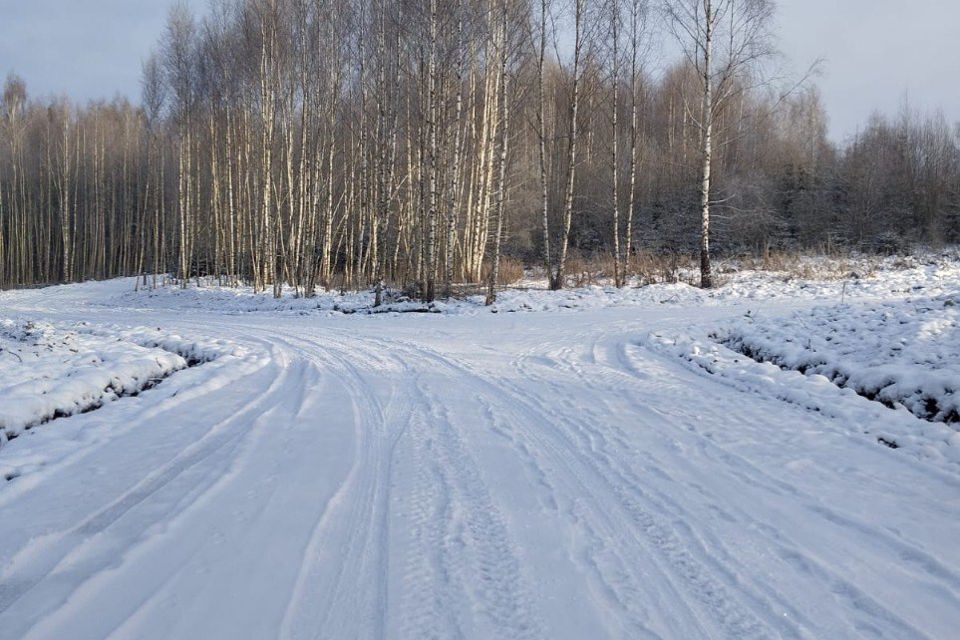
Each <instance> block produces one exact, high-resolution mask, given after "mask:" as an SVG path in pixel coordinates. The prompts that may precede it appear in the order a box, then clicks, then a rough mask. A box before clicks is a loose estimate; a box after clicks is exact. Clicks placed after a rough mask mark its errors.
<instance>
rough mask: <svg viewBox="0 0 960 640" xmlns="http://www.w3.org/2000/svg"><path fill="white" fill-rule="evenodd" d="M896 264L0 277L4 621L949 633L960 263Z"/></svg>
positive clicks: (230, 630) (145, 630) (224, 627)
mask: <svg viewBox="0 0 960 640" xmlns="http://www.w3.org/2000/svg"><path fill="white" fill-rule="evenodd" d="M893 266H894V265H893V264H892V263H891V264H889V265H880V266H879V268H878V267H877V266H876V265H874V266H873V267H872V268H871V269H870V270H869V272H868V270H862V273H858V274H857V275H858V276H859V277H853V276H852V275H851V276H850V277H846V278H842V279H838V280H830V281H816V280H804V279H798V278H791V277H788V276H786V275H785V274H772V273H756V272H737V273H731V274H728V275H727V276H726V278H727V283H726V284H725V285H724V287H722V288H721V289H719V290H717V291H713V292H709V293H705V292H702V291H699V290H696V289H694V288H692V287H689V286H687V285H682V284H669V285H654V286H649V287H642V288H629V289H626V290H623V291H619V290H616V289H613V288H610V287H591V288H585V289H579V290H574V291H565V292H559V293H551V292H547V291H543V290H541V289H538V288H536V284H537V283H535V282H527V283H524V284H525V286H529V287H532V288H528V289H514V290H510V291H506V292H504V293H503V295H502V296H501V300H500V302H499V303H498V304H497V305H496V307H495V308H494V309H487V308H484V307H483V306H482V304H481V302H480V300H478V299H476V298H473V299H468V300H464V301H460V302H454V303H449V304H438V305H435V306H434V307H433V308H432V309H430V310H431V311H434V312H436V313H392V312H389V311H397V312H398V311H409V310H414V309H417V308H418V305H417V304H416V303H411V302H404V301H399V302H396V303H395V304H394V306H392V307H390V309H389V310H388V312H387V313H378V314H367V313H364V312H365V311H368V310H369V306H370V303H371V296H370V294H369V293H361V294H348V295H346V296H338V295H334V294H324V295H321V296H319V297H318V298H315V299H296V298H293V297H290V296H288V297H286V298H284V299H283V300H281V301H279V302H278V301H274V300H273V299H272V298H270V297H269V296H263V295H255V294H253V293H252V292H251V291H249V290H244V289H240V290H225V289H219V288H216V287H203V288H196V287H191V288H188V289H186V290H178V289H162V290H158V291H152V292H151V291H136V292H135V291H134V290H133V289H134V286H133V281H132V280H130V279H126V280H116V281H111V282H104V283H87V284H83V285H72V286H64V287H51V288H48V289H41V290H33V291H20V292H4V293H0V316H2V317H4V318H7V320H5V321H4V323H3V324H2V326H0V329H2V331H3V332H2V334H0V341H2V342H0V346H2V347H3V349H4V351H3V352H0V394H2V395H0V424H12V423H10V422H4V421H10V420H11V419H12V418H11V416H15V415H17V416H20V417H19V418H18V419H19V420H20V422H19V423H18V424H21V427H19V428H18V433H19V436H20V437H17V438H15V439H13V440H10V441H9V442H6V443H4V444H2V445H0V470H6V471H7V475H9V476H10V477H11V478H12V479H10V480H8V481H3V479H2V478H0V638H2V639H6V638H11V639H12V638H105V637H113V638H266V637H283V638H380V637H387V638H420V637H438V638H451V637H454V638H455V637H466V638H484V639H485V638H607V637H609V638H678V639H688V638H777V637H784V638H818V639H819V638H830V639H834V638H897V639H900V638H944V639H947V638H954V637H956V630H957V629H958V628H960V545H958V544H957V541H958V540H960V455H958V452H960V438H958V434H957V426H958V425H957V424H956V423H955V422H954V421H952V419H951V417H950V416H951V414H950V407H955V404H951V403H955V402H956V393H957V390H958V388H960V372H958V368H957V362H958V352H960V346H958V343H960V331H958V329H957V313H958V306H956V304H955V303H960V263H958V262H957V261H956V260H948V259H946V258H933V259H923V260H917V261H913V262H912V263H906V264H904V263H903V261H900V263H898V264H897V268H893ZM494 311H495V312H496V313H494ZM81 323H84V324H81ZM15 350H18V351H16V354H17V355H16V356H14V355H13V354H14V351H15ZM18 359H22V360H23V362H22V363H21V362H19V361H18ZM150 362H152V363H153V364H149V363H150ZM148 364H149V366H148ZM188 364H196V365H199V366H192V367H188V366H187V365H188ZM150 367H156V369H151V368H150ZM800 370H803V371H804V372H805V373H801V372H800ZM168 374H169V375H168ZM161 375H168V377H166V378H165V379H164V380H163V381H162V382H161V383H160V384H157V385H156V386H153V387H152V388H149V389H146V390H143V391H142V393H137V394H136V395H128V394H127V393H117V390H121V389H122V390H124V391H126V390H131V391H136V390H139V389H140V388H143V387H144V386H145V385H143V384H142V381H144V380H155V379H156V378H158V377H160V376H161ZM123 376H126V377H123ZM71 378H76V380H71ZM81 381H82V383H83V384H78V385H76V386H77V387H78V388H79V387H81V386H83V387H84V388H87V389H88V390H95V389H98V388H99V389H100V390H101V391H104V393H105V394H106V395H105V397H102V398H99V399H96V400H95V401H94V402H92V403H90V404H89V406H85V407H83V408H93V407H95V406H96V407H99V408H96V409H95V410H91V411H87V412H85V413H77V414H76V415H72V416H70V417H58V418H56V419H54V420H52V421H50V422H47V423H46V424H43V425H42V426H38V427H36V428H31V429H29V430H24V427H25V426H26V424H27V423H30V422H31V421H33V422H36V420H35V418H36V416H40V415H42V414H43V411H41V410H40V409H37V408H31V407H34V405H32V404H30V403H32V402H37V398H41V401H40V402H41V403H46V402H47V400H46V399H43V396H44V395H52V396H55V397H58V398H59V397H63V398H66V399H68V400H70V401H71V402H73V403H74V405H72V406H77V407H79V406H80V404H78V400H77V398H82V397H86V396H83V395H82V394H81V393H80V392H79V391H77V392H76V393H74V392H73V391H70V390H71V389H73V388H74V387H73V386H71V385H72V383H73V382H78V383H79V382H81ZM131 381H132V382H131ZM18 385H27V386H23V387H18ZM146 386H149V385H146ZM17 388H22V389H24V392H23V394H22V397H23V402H14V403H11V402H8V400H7V399H8V390H10V389H17ZM45 389H51V390H56V393H52V392H48V393H47V394H44V393H42V391H43V390H45ZM871 389H872V390H873V391H871ZM858 392H859V393H858ZM118 396H124V397H118ZM865 396H871V397H876V400H871V399H869V398H868V397H865ZM931 397H935V398H937V402H938V406H937V410H936V412H933V411H931V410H930V407H931V406H932V405H930V402H929V400H930V398H931ZM105 400H113V401H110V402H105ZM878 400H883V401H884V402H885V403H886V404H884V403H882V402H879V401H878ZM887 405H889V406H887ZM36 406H39V405H36ZM921 409H925V410H926V412H924V411H923V410H921ZM47 412H49V409H47ZM54 413H57V412H56V410H55V411H54ZM60 413H74V412H73V411H61V412H60ZM40 421H41V422H42V420H40ZM894 447H895V448H894Z"/></svg>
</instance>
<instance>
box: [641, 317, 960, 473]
mask: <svg viewBox="0 0 960 640" xmlns="http://www.w3.org/2000/svg"><path fill="white" fill-rule="evenodd" d="M641 343H642V344H643V345H644V346H647V347H649V348H651V349H654V350H656V351H659V352H661V353H663V354H665V355H667V356H669V357H673V358H680V359H681V360H683V361H684V362H685V363H686V364H687V366H688V367H689V368H691V369H694V370H697V371H701V372H706V373H709V374H712V375H713V376H716V378H717V379H719V380H721V381H723V382H724V383H726V384H729V385H731V386H733V387H735V388H737V389H740V390H742V391H747V392H751V393H756V394H759V395H762V396H768V397H772V398H777V399H779V400H782V401H785V402H789V403H791V404H795V405H799V406H801V407H803V408H805V409H808V410H811V411H816V412H819V413H822V414H824V415H827V416H830V417H833V418H838V419H840V420H841V421H842V423H843V424H846V425H848V426H849V428H850V430H851V431H852V432H855V433H863V434H869V435H870V436H871V437H873V438H874V439H875V440H876V441H877V442H878V443H879V444H883V445H886V446H888V447H891V448H896V449H903V450H904V451H907V452H909V453H911V454H912V455H915V456H917V457H920V458H927V459H931V460H936V461H940V462H946V463H952V464H956V465H960V433H958V432H957V431H956V430H954V429H953V428H951V427H950V426H948V425H946V424H943V423H939V422H930V421H927V420H922V419H920V418H918V417H916V416H915V415H913V414H912V413H911V412H910V411H908V410H907V408H906V407H905V406H903V405H902V404H900V403H894V404H893V405H892V408H890V407H887V406H884V405H883V404H881V403H879V402H874V401H871V400H869V399H867V398H865V397H863V396H861V395H858V394H857V392H856V391H854V390H853V389H851V388H843V387H839V386H837V385H836V384H834V383H833V382H831V381H830V379H829V378H827V377H826V376H824V375H821V374H819V373H813V372H808V373H807V374H803V373H800V372H799V371H795V370H790V369H782V368H781V367H779V366H777V365H776V364H773V363H770V362H758V361H756V360H754V359H752V358H750V357H747V356H745V355H743V354H741V353H738V352H736V351H734V350H732V349H730V348H728V347H726V346H724V345H723V344H720V343H718V342H716V341H715V340H713V339H710V338H708V337H706V336H702V337H698V336H697V335H696V331H695V330H688V331H686V332H684V331H673V330H671V331H660V332H653V333H651V334H649V335H648V336H646V337H645V338H643V339H642V340H641ZM917 373H918V374H919V375H922V373H921V372H917ZM783 426H784V427H785V428H789V425H783Z"/></svg>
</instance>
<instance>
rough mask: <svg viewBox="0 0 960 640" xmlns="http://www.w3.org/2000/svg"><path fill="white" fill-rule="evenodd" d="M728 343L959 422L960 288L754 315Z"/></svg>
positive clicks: (922, 414) (871, 396)
mask: <svg viewBox="0 0 960 640" xmlns="http://www.w3.org/2000/svg"><path fill="white" fill-rule="evenodd" d="M722 341H723V343H724V344H725V345H726V346H728V347H730V348H731V349H733V350H734V351H737V352H740V353H742V354H744V355H746V356H749V357H750V358H753V359H754V360H760V361H763V362H771V363H773V364H775V365H777V366H780V367H783V368H785V369H792V370H796V371H799V372H800V373H807V374H819V375H822V376H825V377H826V378H827V379H829V380H830V381H832V382H833V383H835V384H837V385H839V386H842V387H847V388H850V389H853V390H854V391H856V392H857V393H858V394H860V395H862V396H865V397H867V398H869V399H871V400H878V401H880V402H882V403H884V404H886V405H887V406H890V407H897V406H903V407H905V408H906V409H907V410H909V411H910V412H911V413H912V414H913V415H915V416H917V417H919V418H923V419H925V420H931V421H934V422H946V423H958V422H960V293H956V294H953V295H948V296H938V297H935V298H920V299H905V300H898V301H887V302H882V303H874V304H869V305H865V306H859V307H854V306H851V305H835V306H827V307H816V308H813V309H810V310H806V311H802V312H797V313H794V314H793V315H792V316H790V317H788V318H767V317H751V318H748V319H747V320H746V321H745V322H742V323H739V324H738V325H737V326H736V327H735V328H733V329H732V330H730V331H729V332H728V333H727V334H726V335H725V336H724V337H723V338H722Z"/></svg>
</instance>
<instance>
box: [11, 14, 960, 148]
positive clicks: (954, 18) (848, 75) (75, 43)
mask: <svg viewBox="0 0 960 640" xmlns="http://www.w3.org/2000/svg"><path fill="white" fill-rule="evenodd" d="M170 4H171V1H170V0H0V74H2V75H3V76H6V74H7V73H8V72H10V71H11V70H15V71H16V72H17V73H19V74H20V75H22V76H23V77H24V78H26V80H27V86H28V89H29V90H30V92H31V93H32V94H34V95H46V94H60V93H65V94H67V95H69V96H70V97H72V98H75V99H79V100H87V99H90V98H110V97H112V96H113V95H115V94H117V93H121V94H124V95H127V96H129V97H131V98H132V99H134V100H136V99H137V97H138V96H139V91H140V88H139V87H140V63H141V60H142V59H143V58H144V57H145V56H146V55H147V54H148V52H149V51H150V49H151V48H152V47H153V45H154V43H155V42H156V41H157V38H158V37H159V35H160V34H161V32H162V30H163V24H164V20H165V18H166V14H167V11H168V8H169V6H170ZM188 4H189V5H190V6H192V7H195V8H196V9H197V10H198V11H200V10H204V9H205V8H206V7H207V0H189V2H188ZM778 6H779V11H778V22H779V24H780V33H781V41H780V47H781V49H782V50H783V51H784V53H785V54H786V55H787V56H788V58H789V60H791V61H792V64H793V66H794V67H795V68H796V69H798V70H799V69H803V68H806V66H807V65H808V64H809V63H810V62H811V61H813V60H815V59H816V58H818V57H822V58H824V59H825V64H824V67H823V69H824V75H823V76H822V77H820V78H818V79H817V83H818V84H819V85H820V87H821V90H822V93H823V98H824V102H825V103H826V105H827V109H828V111H829V113H830V118H831V129H830V130H831V134H832V135H833V137H834V138H835V139H842V138H844V137H846V136H848V135H850V134H852V133H854V132H855V131H856V130H857V127H858V126H859V125H861V124H862V123H863V122H865V121H866V119H867V117H868V116H869V115H870V112H871V111H873V110H874V109H879V110H881V111H884V112H888V113H893V112H895V111H896V110H897V109H898V107H899V106H900V104H901V103H902V102H903V99H904V96H905V95H908V96H909V101H910V103H911V105H913V106H914V107H917V108H923V109H934V108H941V109H942V110H943V111H944V113H945V114H946V115H947V117H948V119H950V120H951V121H960V82H958V77H960V45H958V44H957V42H958V38H957V35H956V29H957V25H958V24H960V1H958V0H781V1H780V2H779V3H778Z"/></svg>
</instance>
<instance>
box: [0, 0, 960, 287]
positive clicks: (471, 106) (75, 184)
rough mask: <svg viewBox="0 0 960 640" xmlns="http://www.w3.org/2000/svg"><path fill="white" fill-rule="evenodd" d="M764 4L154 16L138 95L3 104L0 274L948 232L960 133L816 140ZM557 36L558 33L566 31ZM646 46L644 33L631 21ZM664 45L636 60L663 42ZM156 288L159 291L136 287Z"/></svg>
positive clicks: (880, 127) (383, 275)
mask: <svg viewBox="0 0 960 640" xmlns="http://www.w3.org/2000/svg"><path fill="white" fill-rule="evenodd" d="M772 15H773V5H772V4H771V3H770V2H769V1H767V0H743V1H739V2H732V0H675V1H673V2H667V3H655V2H645V1H643V0H603V1H602V2H596V3H594V2H587V0H565V1H564V2H560V0H533V1H529V0H528V1H521V0H423V1H420V2H410V1H409V0H223V1H221V2H218V3H216V4H215V5H213V7H212V9H211V12H210V13H209V14H208V15H206V16H204V17H202V18H197V17H195V16H194V15H192V14H191V13H190V12H189V11H188V10H186V9H185V8H183V7H182V6H180V5H177V6H175V7H174V8H172V9H171V12H170V16H169V20H168V24H167V27H166V30H165V33H164V35H163V37H162V38H161V40H160V42H159V43H158V45H157V48H156V50H155V53H154V54H153V55H152V56H151V57H150V58H149V59H148V60H147V61H146V62H145V63H144V67H143V84H142V89H143V91H142V97H141V100H140V104H134V103H131V102H130V101H129V100H127V99H124V98H117V99H114V100H112V101H91V102H89V103H87V104H85V105H78V104H74V103H72V102H71V101H69V100H68V99H66V98H62V97H59V98H42V99H31V98H30V96H29V93H28V87H26V86H25V84H24V82H23V81H22V80H21V79H20V78H19V77H17V76H16V75H15V74H12V73H11V75H10V76H8V78H7V79H6V82H5V83H4V87H3V94H2V102H0V287H10V286H22V285H31V284H49V283H58V282H73V281H79V280H85V279H91V278H94V279H103V278H110V277H115V276H123V275H145V274H159V273H170V274H172V275H173V276H174V277H176V278H177V279H178V280H179V281H181V282H183V283H185V282H186V281H187V280H189V279H190V278H192V277H199V276H216V277H220V278H221V279H222V280H223V281H224V282H226V283H238V282H248V283H250V284H252V285H253V286H254V288H256V289H257V290H261V291H262V290H268V289H271V288H272V289H273V291H274V293H275V295H280V290H281V287H282V286H283V285H285V284H286V285H289V286H292V287H295V288H296V290H297V291H298V292H299V293H300V294H302V295H308V296H309V295H313V294H314V292H316V291H317V290H318V288H321V287H322V288H327V289H329V288H332V287H337V288H367V287H375V288H376V290H377V292H378V296H377V298H378V302H379V298H380V295H379V294H380V293H381V291H382V289H383V288H384V287H386V286H397V287H401V286H408V285H415V288H416V290H417V291H418V292H419V295H420V296H421V297H422V298H424V299H426V300H433V299H434V298H436V297H438V296H445V295H449V294H450V292H451V288H452V286H453V284H454V283H478V284H479V283H482V284H484V285H485V286H486V287H487V288H488V291H489V299H490V300H491V301H492V299H493V298H494V297H495V293H496V286H497V284H498V277H499V276H498V270H499V264H500V260H501V256H504V255H506V256H511V257H513V258H515V259H517V260H521V261H523V263H524V264H526V265H528V266H536V265H539V266H542V267H543V269H544V271H545V272H546V274H547V275H548V277H549V280H550V285H551V287H553V288H561V287H563V286H565V285H566V284H567V276H568V274H567V273H566V271H567V266H568V261H569V259H570V257H571V256H572V255H574V254H577V255H580V256H598V255H602V256H607V257H613V260H612V264H613V265H614V266H613V269H614V273H612V274H610V275H611V276H612V277H613V278H614V279H615V282H616V284H617V285H618V286H619V285H622V284H624V283H625V282H626V280H627V279H628V277H629V276H631V275H632V274H633V273H634V272H635V267H634V261H635V259H636V257H637V256H638V255H640V254H642V253H653V254H673V255H688V256H696V257H697V259H698V260H699V261H700V265H701V284H702V285H703V286H706V287H709V286H711V285H712V284H713V281H712V277H711V275H712V271H711V260H712V256H713V255H714V254H720V255H725V256H731V255H740V254H760V253H765V252H767V251H770V250H796V251H833V250H838V249H856V250H860V251H866V252H896V251H905V250H908V249H909V248H910V247H911V246H914V245H917V244H925V245H932V246H937V245H942V244H954V243H958V242H960V123H951V122H948V121H947V120H946V118H945V117H944V116H943V115H942V114H940V113H934V114H922V113H917V112H914V111H911V110H910V109H908V108H906V107H905V108H904V109H903V110H902V111H901V113H900V114H898V115H896V116H894V117H887V116H882V115H875V116H874V117H872V118H871V119H870V120H869V121H868V122H867V123H865V124H864V126H863V128H862V130H861V131H860V132H859V133H858V134H857V135H856V136H854V137H853V138H851V139H850V140H849V141H847V142H845V143H843V144H835V143H833V142H831V141H830V140H829V139H828V137H827V118H828V115H827V114H826V112H825V110H824V107H823V105H822V103H821V101H820V97H819V93H818V91H817V88H816V86H815V84H814V83H812V82H811V81H810V80H809V79H800V81H796V80H795V81H792V82H786V83H785V82H783V81H776V80H773V79H771V78H773V77H775V76H776V75H777V74H776V73H771V67H772V66H773V65H774V62H775V54H776V43H775V42H774V41H773V39H772V36H771V31H770V21H771V18H772ZM561 33H562V34H563V35H562V40H563V43H562V44H560V43H559V42H558V40H560V39H561V36H560V35H559V34H561ZM655 33H663V34H666V35H665V36H662V37H661V36H657V37H655V36H654V35H653V34H655ZM664 37H666V38H672V39H673V41H674V42H676V43H677V44H679V50H680V51H681V52H682V55H681V57H680V58H679V59H678V60H677V61H675V62H673V63H672V64H669V65H667V66H666V67H664V68H660V69H654V68H653V65H652V63H651V60H652V59H653V58H654V57H655V56H654V55H653V52H655V51H657V50H659V48H660V47H662V46H663V42H664V40H663V38H664ZM151 284H155V282H154V281H153V280H151Z"/></svg>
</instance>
